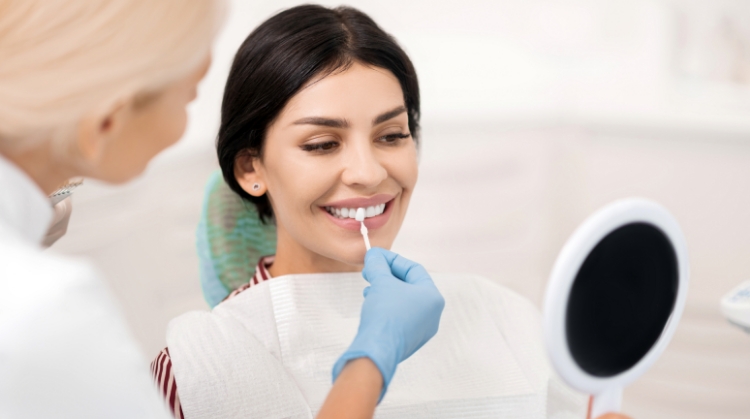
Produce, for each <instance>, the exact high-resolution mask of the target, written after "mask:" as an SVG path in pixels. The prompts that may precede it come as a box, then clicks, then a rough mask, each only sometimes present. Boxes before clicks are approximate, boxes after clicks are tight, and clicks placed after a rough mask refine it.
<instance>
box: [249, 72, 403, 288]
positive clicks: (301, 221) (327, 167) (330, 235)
mask: <svg viewBox="0 0 750 419" xmlns="http://www.w3.org/2000/svg"><path fill="white" fill-rule="evenodd" d="M408 122H409V121H408V117H407V114H406V109H405V107H404V97H403V93H402V91H401V86H400V84H399V82H398V79H396V77H395V76H394V75H393V74H391V73H390V72H389V71H387V70H384V69H380V68H373V67H369V66H365V65H362V64H360V63H356V62H355V63H353V65H352V66H351V67H350V68H348V69H346V70H345V71H335V72H333V73H332V74H330V75H327V76H325V77H322V78H315V79H313V80H311V82H310V83H308V84H307V86H306V87H304V88H303V89H302V90H301V91H300V92H299V93H298V94H296V95H295V96H294V97H292V99H291V100H290V101H289V103H288V104H287V105H286V106H285V107H284V109H283V110H282V111H281V113H280V115H279V116H278V117H277V118H276V120H275V121H274V122H273V123H272V124H271V125H270V126H269V128H268V131H267V134H266V141H265V145H264V147H265V149H264V152H263V156H261V158H252V157H249V156H246V155H245V156H240V157H238V159H237V165H236V171H235V173H236V176H237V180H238V182H239V183H240V185H241V186H242V187H243V189H244V190H246V191H247V192H248V193H250V194H252V195H255V196H261V195H263V194H268V196H269V199H270V200H271V205H272V207H273V209H274V214H275V220H276V226H277V235H278V239H277V243H278V244H277V252H276V260H275V262H274V264H273V265H272V266H271V274H272V275H274V276H280V275H285V274H293V273H315V272H354V271H359V270H361V269H362V261H363V260H364V254H365V247H364V243H363V239H362V236H361V235H360V233H359V223H358V222H356V221H355V220H353V219H348V220H341V219H337V218H336V217H334V216H332V215H331V214H329V213H328V212H327V209H329V208H334V209H340V208H357V207H360V206H361V207H367V206H377V205H382V204H385V208H384V209H383V211H384V212H383V214H381V215H378V216H373V217H371V218H368V219H367V220H366V221H365V225H367V227H368V229H369V236H370V242H371V243H372V245H373V246H378V247H382V248H386V249H388V248H390V247H391V244H392V243H393V240H394V239H395V238H396V235H397V234H398V231H399V229H400V228H401V224H402V222H403V219H404V217H405V215H406V209H407V207H408V205H409V200H410V199H411V195H412V192H413V190H414V186H415V185H416V182H417V172H418V171H417V147H416V143H415V142H414V140H413V138H412V137H411V133H410V132H409V125H408ZM290 168H293V170H290ZM256 183H257V184H259V185H260V189H258V190H254V189H253V185H254V184H256Z"/></svg>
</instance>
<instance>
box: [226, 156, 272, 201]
mask: <svg viewBox="0 0 750 419" xmlns="http://www.w3.org/2000/svg"><path fill="white" fill-rule="evenodd" d="M262 166H263V165H262V164H261V163H260V159H259V158H258V157H253V156H252V154H251V153H250V152H249V151H247V150H246V151H243V152H241V153H239V154H238V155H237V157H236V158H235V159H234V178H235V179H237V183H238V184H239V185H240V187H241V188H242V189H243V190H244V191H245V192H247V193H249V194H250V195H252V196H256V197H260V196H263V194H265V193H266V192H267V191H268V188H267V185H266V182H265V180H264V176H263V167H262Z"/></svg>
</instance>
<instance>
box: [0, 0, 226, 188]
mask: <svg viewBox="0 0 750 419" xmlns="http://www.w3.org/2000/svg"><path fill="white" fill-rule="evenodd" d="M223 8H224V3H223V2H221V1H216V0H191V1H184V0H158V1H152V0H106V1H90V0H0V62H2V65H0V154H2V156H4V157H5V158H6V159H8V160H10V161H11V162H12V163H14V164H15V165H16V166H17V167H19V168H20V169H21V170H22V171H24V172H25V173H26V174H27V175H28V176H29V177H30V178H31V179H32V180H33V181H34V182H35V183H36V184H37V185H38V186H39V187H40V188H41V189H42V191H43V192H45V193H50V192H52V191H53V190H54V189H56V188H57V187H58V186H59V185H61V184H62V183H64V182H65V181H66V180H67V179H69V178H71V177H77V176H83V177H89V178H95V179H99V180H102V181H106V182H112V183H120V182H124V181H127V180H129V179H131V178H133V177H135V176H137V175H138V174H140V173H141V172H142V171H143V170H144V169H145V167H146V165H147V164H148V162H149V161H150V160H151V159H152V158H153V157H154V156H155V155H157V154H158V153H159V152H160V151H162V150H164V149H165V148H167V147H169V146H170V145H172V144H173V143H175V142H176V141H177V140H178V139H179V138H180V137H181V136H182V133H183V132H184V130H185V125H186V122H187V114H186V105H187V104H188V103H189V102H190V101H192V100H193V99H194V98H195V95H196V85H197V84H198V82H199V81H200V80H201V78H202V77H203V76H204V74H205V73H206V71H207V69H208V66H209V62H210V46H211V42H212V39H213V37H214V35H215V33H216V31H217V29H218V27H219V25H220V21H221V18H222V16H223Z"/></svg>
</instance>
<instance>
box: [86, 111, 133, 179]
mask: <svg viewBox="0 0 750 419" xmlns="http://www.w3.org/2000/svg"><path fill="white" fill-rule="evenodd" d="M129 105H130V102H129V100H120V101H117V102H115V103H114V104H112V106H110V107H109V108H108V109H107V110H105V111H104V112H101V111H98V112H96V111H93V112H90V113H88V114H86V115H84V117H83V118H82V119H81V121H80V123H79V124H78V139H77V141H76V144H75V145H76V147H77V150H76V151H77V152H78V155H80V156H81V157H82V158H83V159H84V160H85V161H86V162H89V163H93V164H96V163H98V162H99V159H100V158H101V157H102V155H104V150H105V149H106V147H107V145H109V143H111V142H112V140H113V139H114V138H115V137H117V135H119V133H120V132H121V130H122V127H123V126H124V125H125V124H126V123H127V121H126V119H127V118H128V117H129V114H128V109H129V108H130V106H129Z"/></svg>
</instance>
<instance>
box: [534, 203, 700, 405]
mask: <svg viewBox="0 0 750 419" xmlns="http://www.w3.org/2000/svg"><path fill="white" fill-rule="evenodd" d="M687 288H688V255H687V246H686V244H685V238H684V237H683V235H682V231H681V230H680V227H679V225H678V224H677V221H676V220H675V219H674V218H673V217H672V215H670V214H669V213H668V212H667V211H666V210H665V209H664V208H663V207H661V206H660V205H658V204H656V203H654V202H651V201H647V200H644V199H626V200H622V201H617V202H614V203H613V204H610V205H608V206H606V207H604V208H602V209H601V210H599V211H597V212H596V213H594V214H593V215H592V216H590V217H589V218H588V219H587V220H586V221H585V222H584V223H583V224H582V225H581V226H580V227H578V229H577V230H576V231H575V232H574V233H573V235H572V236H571V237H570V238H569V239H568V241H567V242H566V243H565V246H564V247H563V249H562V251H561V252H560V254H559V256H558V257H557V260H556V262H555V265H554V267H553V269H552V274H551V276H550V279H549V283H548V285H547V292H546V295H545V300H544V338H545V345H546V348H547V352H548V353H549V356H550V359H551V361H552V365H553V367H554V368H555V370H556V371H557V373H558V374H559V375H560V377H561V378H562V379H563V380H564V381H565V382H567V383H568V384H569V385H570V386H571V387H573V388H575V389H577V390H580V391H583V392H585V393H589V394H591V395H592V396H593V398H592V403H591V405H590V407H589V416H590V417H592V418H596V417H598V416H600V415H602V414H604V413H607V412H618V411H619V410H620V404H621V401H622V389H623V387H624V386H626V385H628V384H630V383H632V382H633V381H634V380H636V379H637V378H638V377H640V376H641V375H642V374H643V373H644V372H646V370H647V369H648V368H649V367H650V366H651V365H652V364H653V363H654V361H656V359H657V358H658V357H659V356H660V355H661V353H662V352H663V351H664V349H665V347H666V346H667V343H669V340H670V339H671V337H672V334H673V333H674V331H675V329H676V327H677V323H678V322H679V320H680V316H681V315H682V310H683V308H684V306H685V298H686V295H687Z"/></svg>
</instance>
